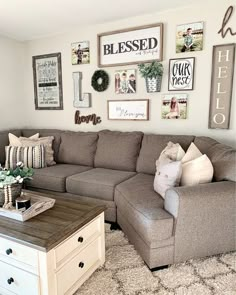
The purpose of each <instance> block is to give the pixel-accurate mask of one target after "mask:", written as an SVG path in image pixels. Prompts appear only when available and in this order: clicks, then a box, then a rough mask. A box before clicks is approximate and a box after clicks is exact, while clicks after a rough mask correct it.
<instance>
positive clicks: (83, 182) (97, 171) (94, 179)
mask: <svg viewBox="0 0 236 295" xmlns="http://www.w3.org/2000/svg"><path fill="white" fill-rule="evenodd" d="M135 174H136V173H135V172H127V171H118V170H111V169H104V168H94V169H92V170H89V171H86V172H84V173H80V174H76V175H72V176H70V177H68V178H67V180H66V190H67V192H69V193H72V194H78V195H82V196H89V197H92V198H99V199H103V200H108V201H113V200H114V189H115V186H116V185H118V184H119V183H121V182H123V181H125V180H127V179H128V178H130V177H132V176H134V175H135Z"/></svg>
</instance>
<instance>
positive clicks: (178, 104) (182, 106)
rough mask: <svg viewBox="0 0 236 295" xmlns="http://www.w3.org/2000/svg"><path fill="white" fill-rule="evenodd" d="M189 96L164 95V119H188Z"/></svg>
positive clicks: (180, 94)
mask: <svg viewBox="0 0 236 295" xmlns="http://www.w3.org/2000/svg"><path fill="white" fill-rule="evenodd" d="M187 99H188V95H187V94H183V93H176V94H164V95H163V96H162V106H161V118H162V119H187Z"/></svg>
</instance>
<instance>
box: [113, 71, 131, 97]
mask: <svg viewBox="0 0 236 295" xmlns="http://www.w3.org/2000/svg"><path fill="white" fill-rule="evenodd" d="M115 93H116V94H124V93H136V70H122V71H115Z"/></svg>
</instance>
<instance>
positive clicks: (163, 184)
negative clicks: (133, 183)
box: [154, 155, 182, 198]
mask: <svg viewBox="0 0 236 295" xmlns="http://www.w3.org/2000/svg"><path fill="white" fill-rule="evenodd" d="M181 174H182V163H181V161H172V160H171V159H169V158H168V157H166V156H164V155H162V157H161V159H160V161H159V163H158V166H157V171H156V175H155V178H154V190H155V191H156V192H157V193H158V194H160V195H161V196H162V198H165V193H166V191H167V190H168V189H169V188H171V187H174V186H178V185H179V182H180V178H181Z"/></svg>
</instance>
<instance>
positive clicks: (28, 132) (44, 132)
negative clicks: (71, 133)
mask: <svg viewBox="0 0 236 295" xmlns="http://www.w3.org/2000/svg"><path fill="white" fill-rule="evenodd" d="M63 132H64V131H61V130H57V129H23V130H22V136H24V137H30V136H32V135H34V134H35V133H39V136H40V137H47V136H53V137H54V140H53V143H52V148H53V150H54V159H55V161H56V162H58V153H59V148H60V143H61V134H62V133H63Z"/></svg>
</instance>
